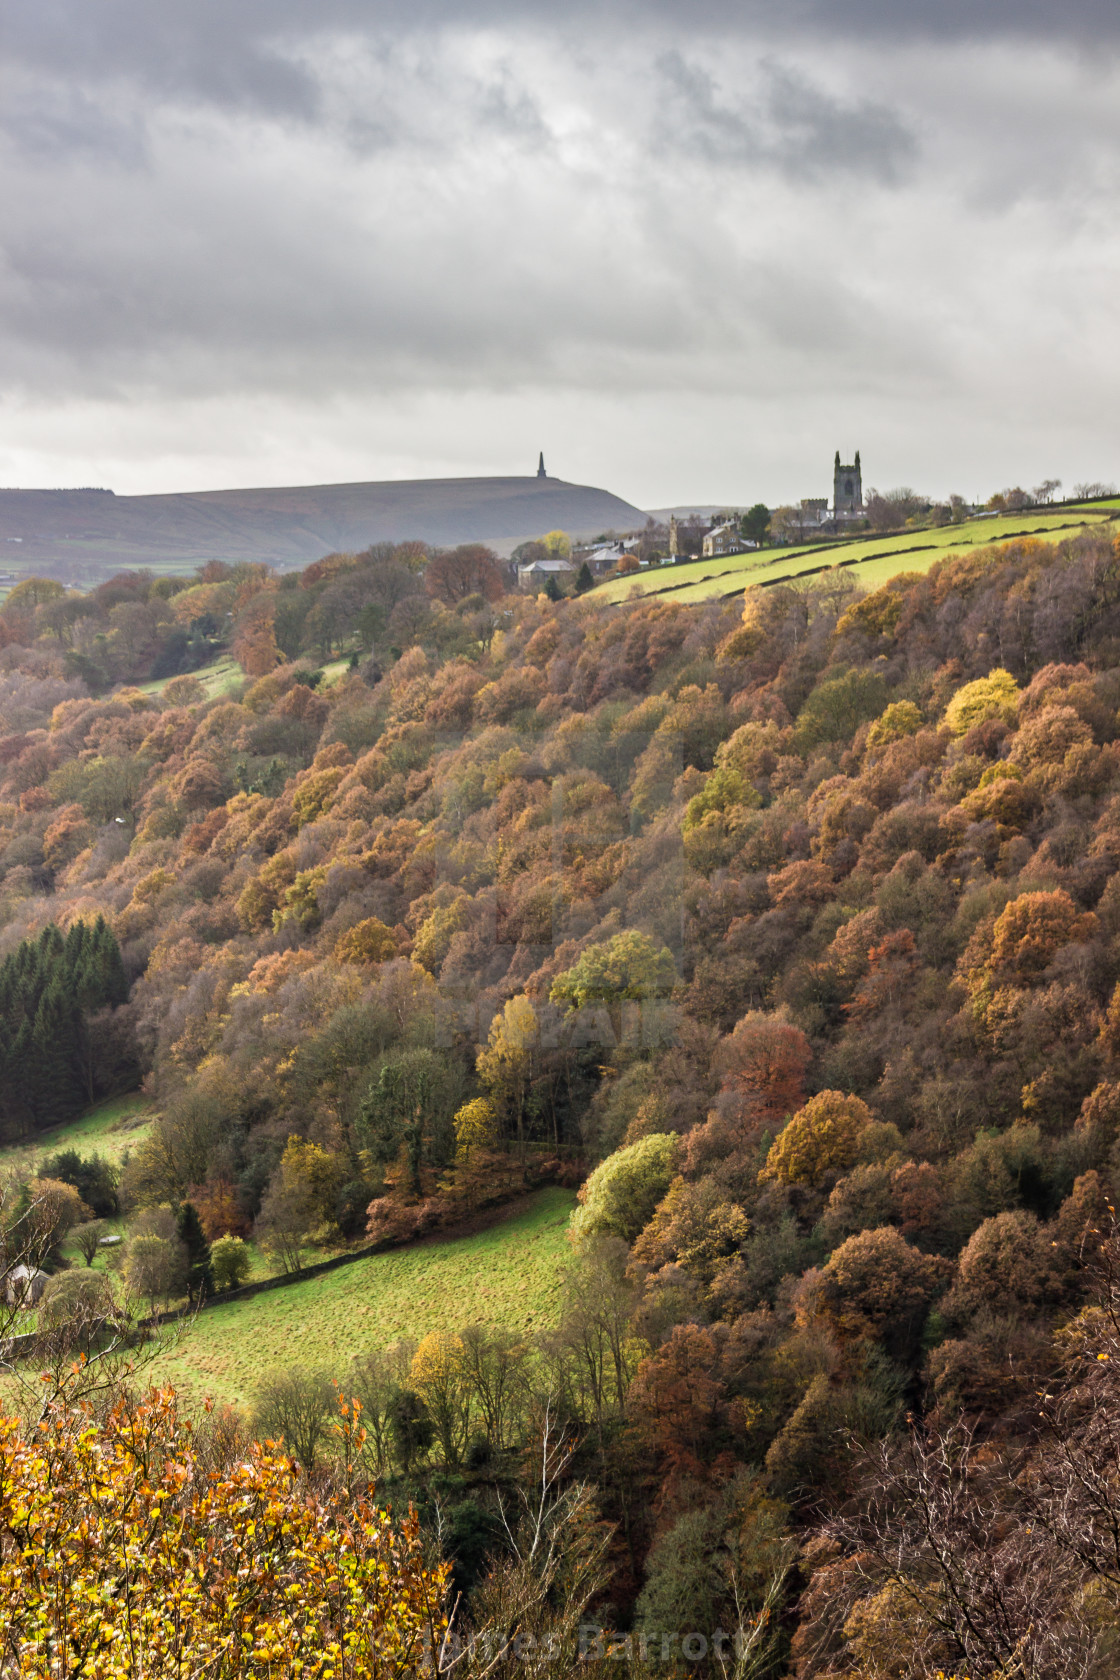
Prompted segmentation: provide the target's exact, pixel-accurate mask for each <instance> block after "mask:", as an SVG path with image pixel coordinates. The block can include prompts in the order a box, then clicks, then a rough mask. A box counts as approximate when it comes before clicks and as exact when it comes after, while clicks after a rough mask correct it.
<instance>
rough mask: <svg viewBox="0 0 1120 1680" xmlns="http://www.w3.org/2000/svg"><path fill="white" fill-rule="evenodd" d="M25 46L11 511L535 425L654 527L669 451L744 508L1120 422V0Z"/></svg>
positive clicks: (458, 17) (28, 9) (33, 40)
mask: <svg viewBox="0 0 1120 1680" xmlns="http://www.w3.org/2000/svg"><path fill="white" fill-rule="evenodd" d="M0 30H2V38H3V44H4V51H3V57H2V59H0V195H2V198H3V202H4V206H5V214H4V218H3V223H2V225H0V367H2V368H3V369H4V383H3V384H2V385H0V481H4V480H6V481H7V482H12V481H13V475H14V474H19V473H26V474H28V475H29V477H28V478H25V479H24V480H23V481H24V482H28V481H30V476H34V475H38V481H40V482H44V481H45V482H58V481H59V478H60V475H61V474H62V472H63V469H62V468H61V467H59V468H58V469H57V470H56V469H55V468H54V467H52V466H51V465H50V462H51V461H52V460H54V459H56V458H57V459H60V460H61V459H65V460H67V461H72V462H73V463H74V465H73V466H72V468H68V469H66V470H67V471H68V472H72V473H73V474H74V475H77V476H78V481H81V482H98V481H101V482H106V481H108V482H113V481H114V478H115V475H116V473H117V467H118V466H119V465H120V464H121V463H123V467H122V470H123V471H124V472H125V474H126V476H127V474H128V473H129V472H133V473H134V474H140V475H141V477H143V475H144V473H151V474H153V475H154V474H156V473H157V469H158V472H159V473H160V475H161V477H160V478H159V479H158V480H157V481H156V482H157V483H166V478H164V477H163V476H162V475H163V474H165V473H170V474H171V475H172V477H174V474H175V473H176V472H178V471H179V470H180V468H181V467H182V463H183V462H184V461H189V460H190V459H193V458H197V457H200V456H202V455H203V454H205V456H206V460H207V462H208V463H211V465H208V466H207V469H206V470H207V472H208V473H210V472H212V471H214V470H215V469H214V467H213V465H212V463H213V462H217V472H218V473H219V475H221V476H223V480H224V481H225V482H230V481H231V478H233V479H234V480H236V479H237V478H240V479H241V480H242V481H244V480H245V479H246V478H249V477H254V478H257V479H271V480H272V481H273V482H276V481H278V477H277V475H280V474H283V475H284V476H287V477H291V476H292V474H293V473H294V474H298V475H299V476H300V477H301V478H304V479H306V477H307V475H308V473H309V472H310V471H311V470H312V469H311V468H310V467H309V466H305V465H301V464H300V463H302V462H303V461H304V459H305V457H306V456H307V455H308V452H309V451H313V450H314V449H318V451H319V453H318V454H317V455H316V456H315V459H316V460H317V461H319V462H320V463H325V464H324V465H321V466H320V467H318V468H317V469H316V470H317V471H320V472H326V473H328V474H330V475H333V476H336V477H337V476H345V474H346V472H347V471H350V470H352V469H351V468H350V466H349V465H348V463H349V462H350V461H351V459H352V455H351V453H350V451H351V450H352V449H353V450H354V451H355V452H356V453H357V454H358V455H359V456H361V461H362V465H361V470H362V471H363V472H365V471H366V470H367V465H368V463H367V462H366V458H365V456H364V455H363V454H362V451H361V450H360V449H358V448H357V445H355V444H353V443H352V439H353V437H354V436H355V435H358V434H360V435H361V436H362V437H363V438H366V439H367V440H369V441H368V448H369V449H370V450H372V451H373V453H374V455H375V456H376V460H377V462H379V463H380V468H379V471H378V472H375V473H374V474H373V476H392V474H393V473H394V472H397V471H404V470H406V469H410V470H415V469H416V467H417V465H419V466H420V467H421V468H426V467H427V466H428V465H430V466H431V468H432V469H433V470H439V471H455V470H481V469H484V468H489V467H494V468H498V467H500V466H502V465H504V463H505V461H506V459H507V457H506V455H505V453H504V451H505V443H504V441H503V440H504V439H506V438H507V437H509V436H511V435H512V436H515V437H516V439H517V447H518V449H520V448H521V447H522V444H521V431H522V428H523V426H524V425H525V424H526V422H525V420H524V418H523V417H524V415H525V414H526V413H529V414H532V415H533V416H534V417H535V418H534V419H533V420H532V425H533V426H534V427H536V428H537V429H538V430H539V431H540V432H541V434H542V435H541V436H540V439H539V441H540V442H541V443H545V444H547V443H548V440H549V438H550V437H556V438H558V439H562V441H563V447H564V451H565V453H566V454H567V456H568V458H569V460H571V461H581V460H582V461H585V462H586V465H585V467H584V469H583V470H584V471H585V473H586V475H587V476H588V477H590V478H598V479H606V480H608V481H609V480H610V479H611V477H612V474H613V472H614V470H615V469H614V468H613V467H612V462H613V463H618V464H619V466H618V470H619V471H622V470H624V469H625V470H629V467H628V466H627V463H636V464H637V465H636V466H635V469H634V470H635V471H636V472H637V473H638V475H639V482H635V481H634V480H631V481H630V482H629V484H627V483H625V482H623V483H621V484H620V488H621V489H623V490H625V491H626V492H627V493H628V494H629V495H630V496H631V499H633V498H634V497H635V496H641V495H644V496H645V497H646V498H647V500H648V502H649V504H650V505H657V504H658V503H662V502H667V501H671V500H674V499H679V498H675V497H674V496H673V495H672V494H670V493H669V490H668V487H667V486H666V487H665V490H664V492H663V491H662V489H661V483H660V475H661V474H662V472H663V471H664V470H667V464H671V463H673V462H674V461H678V460H690V461H692V462H693V467H691V468H689V469H688V470H689V471H695V473H696V474H697V475H699V476H701V477H703V478H704V483H703V484H700V483H697V484H696V489H697V490H698V491H699V490H705V492H706V494H707V493H711V494H715V495H717V496H718V495H720V494H725V493H726V494H732V495H733V494H735V493H736V492H735V489H734V486H733V484H730V483H729V482H728V481H727V480H726V479H725V478H721V479H720V487H719V488H716V487H715V486H714V485H712V480H711V479H710V478H709V477H708V476H707V475H708V474H709V473H715V472H717V469H718V464H719V462H720V461H733V460H734V459H736V458H738V455H741V454H742V453H743V452H744V450H745V449H746V448H747V441H748V440H750V439H753V440H754V442H753V445H752V449H753V451H754V454H755V456H756V457H757V461H758V470H759V472H761V471H762V463H763V460H764V458H767V457H766V451H767V450H770V451H771V452H772V457H773V461H774V462H778V461H779V460H780V459H781V458H784V453H785V452H789V451H793V450H797V451H800V450H802V449H806V448H810V449H811V450H812V451H814V452H816V453H822V452H823V456H822V458H825V459H826V460H831V457H832V453H833V450H834V449H835V447H837V446H838V445H840V444H843V442H844V438H843V436H833V433H834V432H835V431H837V430H839V429H840V428H841V426H842V427H843V429H844V433H845V435H846V433H847V429H848V428H849V427H851V429H852V430H853V431H854V430H857V429H858V430H859V437H858V438H856V439H854V442H858V441H860V439H861V438H865V439H867V440H868V441H867V443H865V445H864V451H865V455H869V454H870V456H871V459H872V460H873V461H874V464H875V472H876V476H877V477H878V478H879V479H880V480H881V481H882V482H890V468H889V465H885V464H883V462H884V453H883V450H880V452H879V454H878V456H877V457H875V455H874V442H875V438H876V436H877V435H879V434H881V435H882V437H884V438H885V439H888V440H891V439H894V440H901V439H904V438H910V437H914V438H924V437H926V436H927V434H930V433H933V434H936V436H937V437H938V438H940V439H944V440H945V441H944V443H943V444H939V445H938V447H939V448H941V450H942V454H943V456H944V457H945V459H946V460H947V461H949V462H950V464H951V461H952V460H954V459H956V454H955V453H954V452H956V453H959V454H964V453H965V452H967V451H971V452H972V453H973V454H975V453H976V452H977V451H982V450H983V449H984V448H985V447H986V444H985V442H984V439H985V438H986V437H987V436H989V435H992V436H994V435H996V433H997V431H998V432H1001V434H1002V432H1007V433H1008V435H1009V436H1010V435H1012V434H1014V435H1015V436H1017V437H1019V438H1021V439H1024V440H1026V441H1025V442H1024V443H1023V447H1024V448H1028V447H1029V448H1035V447H1036V444H1035V442H1034V441H1033V440H1034V439H1035V438H1036V437H1037V436H1041V437H1042V438H1043V440H1044V441H1043V442H1042V443H1038V444H1037V448H1038V450H1039V452H1040V455H1041V456H1042V458H1041V459H1039V461H1038V463H1037V466H1035V467H1032V468H1031V469H1028V468H1026V467H1024V468H1023V472H1024V474H1027V475H1028V476H1029V471H1033V472H1034V476H1035V479H1036V480H1037V479H1038V478H1041V477H1042V476H1045V475H1048V474H1049V473H1050V472H1051V471H1061V470H1062V468H1061V463H1060V462H1055V461H1054V459H1053V457H1052V456H1051V455H1050V454H1048V453H1047V448H1048V446H1047V444H1046V443H1045V439H1046V438H1047V437H1048V436H1049V435H1050V430H1051V429H1053V428H1054V427H1057V426H1058V425H1059V424H1063V425H1064V424H1068V425H1070V426H1072V427H1073V428H1074V429H1075V430H1076V429H1077V428H1080V429H1081V431H1082V432H1084V433H1085V435H1087V436H1092V435H1094V432H1095V433H1099V434H1101V435H1104V433H1103V432H1102V420H1101V416H1102V415H1103V416H1105V417H1106V421H1105V422H1104V429H1105V430H1107V426H1108V425H1109V424H1110V423H1111V422H1109V421H1108V420H1107V416H1108V415H1109V414H1110V413H1111V408H1110V404H1111V402H1112V397H1111V392H1112V391H1113V390H1114V388H1115V378H1116V375H1117V374H1118V373H1120V369H1117V368H1116V367H1115V366H1114V362H1115V358H1114V357H1113V356H1112V352H1111V348H1110V347H1111V346H1112V345H1113V344H1115V343H1117V342H1120V334H1118V333H1117V330H1116V329H1117V325H1118V323H1117V321H1116V304H1115V301H1114V300H1115V297H1116V295H1117V294H1116V287H1115V270H1116V266H1117V262H1118V260H1120V253H1118V251H1117V244H1118V240H1120V236H1117V235H1115V234H1114V233H1113V232H1112V224H1113V219H1114V218H1113V208H1114V204H1115V196H1116V190H1117V185H1118V183H1120V99H1118V98H1117V93H1118V91H1120V71H1118V70H1117V66H1116V64H1115V62H1114V58H1113V48H1114V47H1115V46H1116V45H1117V44H1118V43H1120V6H1117V5H1116V3H1115V0H1108V4H1104V3H1103V0H1069V3H1067V4H1063V5H1061V6H1058V5H1056V4H1054V0H911V3H909V4H908V3H906V0H845V3H843V4H838V3H837V0H687V4H686V3H685V0H672V3H671V0H568V3H566V4H565V5H564V6H563V7H562V8H561V7H557V6H556V5H555V3H554V0H549V4H548V5H545V4H544V0H475V3H473V4H472V5H471V6H470V7H469V8H461V7H456V6H454V5H450V4H448V0H315V3H314V4H309V3H308V0H185V3H181V4H161V3H157V4H153V3H152V0H97V3H96V4H92V5H91V4H89V0H0ZM1020 366H1022V367H1031V368H1033V369H1034V370H1035V376H1036V377H1035V384H1034V385H1033V386H1031V388H1030V390H1029V392H1028V394H1027V395H1026V397H1025V398H1024V397H1022V396H1021V397H1020V399H1019V400H1017V401H1014V402H1013V401H1012V399H1011V398H1009V397H1008V396H1007V395H1006V393H1007V389H1008V381H1009V380H1012V381H1013V379H1014V378H1015V377H1016V374H1015V372H1014V370H1016V369H1017V368H1019V367H1020ZM1041 366H1044V367H1045V368H1046V369H1047V378H1046V380H1045V382H1044V385H1043V386H1042V387H1040V386H1039V384H1038V381H1037V370H1038V368H1039V367H1041ZM1009 370H1011V371H1010V372H1009ZM207 404H209V405H211V407H210V408H209V409H207V418H206V421H205V423H204V424H203V423H201V422H200V421H199V419H198V414H199V412H200V407H199V405H203V406H205V405H207ZM1011 409H1013V410H1014V418H1013V420H1010V421H1009V419H1008V414H1009V410H1011ZM717 412H718V414H719V416H720V418H719V419H718V420H717V419H716V418H715V416H716V415H717ZM463 414H468V415H469V419H468V420H467V422H466V423H465V424H464V423H462V421H461V418H456V420H455V422H454V424H452V421H451V419H450V418H449V416H452V415H454V416H456V417H461V416H462V415H463ZM1061 416H1065V417H1066V418H1065V419H1061ZM1070 416H1073V418H1072V420H1071V419H1070V418H1069V417H1070ZM962 417H965V418H962ZM550 428H551V429H550ZM1016 428H1017V430H1016ZM818 434H819V435H818ZM535 435H536V432H534V436H535ZM1079 435H1080V434H1079ZM448 436H451V437H452V441H451V442H450V443H448V442H447V441H446V440H447V437H448ZM109 437H119V438H120V439H122V440H123V441H121V442H119V444H114V445H113V446H112V448H113V450H114V451H115V453H113V454H112V458H111V460H109V457H108V456H107V455H106V454H105V449H106V448H108V445H105V446H104V447H102V440H103V439H106V438H109ZM207 437H212V438H213V439H215V440H219V439H220V440H221V441H220V444H219V442H218V441H214V443H213V444H212V446H211V444H209V443H207V442H206V441H205V440H206V438H207ZM316 438H318V439H319V440H320V443H318V444H317V443H316V441H315V440H316ZM75 439H76V440H77V441H75ZM433 439H437V440H438V439H443V441H435V442H433V441H431V440H433ZM200 440H201V441H200ZM340 440H341V441H340ZM854 442H853V446H854ZM896 446H897V447H898V449H899V450H900V451H901V450H902V447H903V445H902V442H901V441H899V442H897V445H896ZM363 447H364V446H363ZM535 447H536V446H534V452H533V453H534V458H535ZM845 447H847V445H845ZM885 447H886V446H884V448H885ZM207 450H209V453H207ZM237 451H240V454H239V455H237V459H239V460H241V461H242V462H243V463H247V464H245V465H243V466H241V467H236V466H234V465H229V464H228V463H229V461H231V460H232V459H233V457H234V454H235V453H236V452H237ZM737 452H738V453H737ZM935 455H936V451H934V452H933V454H931V455H929V457H928V458H929V459H931V460H932V459H933V458H934V456H935ZM102 459H104V460H106V462H107V464H106V465H105V466H103V467H98V466H97V464H96V463H97V461H99V460H102ZM293 461H294V462H295V463H296V465H295V466H294V467H293V466H291V464H290V463H291V462H293ZM144 462H148V463H149V464H148V465H147V466H144V465H143V463H144ZM114 463H116V465H114ZM153 463H155V464H153ZM159 463H162V465H160V464H159ZM281 463H284V464H281ZM1079 467H1080V468H1081V470H1079V471H1078V472H1077V473H1076V474H1075V475H1074V476H1079V477H1092V476H1102V477H1111V476H1116V469H1115V468H1114V467H1112V466H1111V465H1110V463H1109V462H1108V461H1107V460H1096V459H1085V460H1083V461H1082V462H1079ZM183 470H184V471H186V469H185V468H184V469H183ZM200 470H201V469H200ZM674 470H675V469H674ZM948 470H949V468H948V467H946V471H948ZM1008 470H1009V471H1011V470H1015V471H1018V469H1017V468H1016V469H1010V468H1009V469H1008ZM642 475H647V477H648V479H649V480H650V482H649V483H648V484H645V481H644V479H642ZM189 476H190V475H189V473H188V477H189ZM774 477H775V482H774V485H773V491H774V493H775V494H792V493H794V491H796V490H797V488H798V484H797V482H793V483H790V484H789V485H787V486H784V487H783V484H782V482H781V474H780V473H779V472H778V470H777V467H775V468H774ZM922 477H923V475H922V472H921V471H920V470H919V468H917V467H912V466H908V465H905V464H904V465H903V466H901V467H900V469H899V471H898V474H897V478H898V479H899V480H903V479H905V480H909V481H912V482H918V481H921V480H922ZM132 482H133V483H135V482H136V479H135V476H134V477H133V479H132ZM147 482H151V480H150V479H149V480H148V481H147ZM195 482H197V480H195ZM643 485H644V487H643ZM708 486H711V489H710V491H709V490H708V488H707V487H708ZM153 487H155V484H153ZM948 487H950V486H949V485H943V486H942V488H948ZM961 487H963V488H964V489H966V490H970V489H973V488H976V486H973V485H970V484H964V485H963V486H961ZM683 488H684V487H683V486H682V491H683ZM808 488H810V489H811V488H812V486H811V485H810V486H808ZM758 493H769V492H768V490H764V489H763V488H762V487H760V486H757V485H756V486H755V494H756V495H757V494H758ZM705 499H706V496H705Z"/></svg>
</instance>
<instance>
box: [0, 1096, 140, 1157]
mask: <svg viewBox="0 0 1120 1680" xmlns="http://www.w3.org/2000/svg"><path fill="white" fill-rule="evenodd" d="M152 1120H153V1113H152V1107H151V1104H150V1103H149V1102H148V1101H147V1099H146V1098H145V1097H142V1096H140V1095H139V1093H138V1092H136V1093H133V1094H132V1095H131V1096H127V1097H114V1098H113V1099H112V1101H111V1102H105V1103H101V1105H100V1106H99V1107H98V1108H91V1109H90V1111H89V1113H88V1114H83V1115H81V1116H79V1118H78V1119H77V1120H69V1121H67V1123H66V1125H64V1126H56V1127H55V1128H54V1129H53V1130H52V1131H49V1132H40V1134H39V1136H38V1137H36V1138H34V1139H32V1140H30V1141H28V1142H27V1143H9V1144H4V1145H2V1146H0V1172H18V1173H28V1172H32V1171H34V1169H35V1167H36V1166H37V1165H38V1163H39V1162H40V1161H41V1160H43V1159H44V1157H45V1156H47V1155H57V1154H58V1152H59V1150H60V1149H76V1150H77V1151H78V1153H79V1155H100V1156H101V1157H102V1158H103V1159H104V1160H106V1161H111V1162H112V1163H113V1165H114V1166H118V1167H119V1166H120V1164H121V1161H122V1159H123V1157H124V1155H125V1154H126V1153H127V1152H128V1151H129V1150H133V1149H135V1148H136V1146H137V1144H138V1143H140V1142H141V1140H142V1139H143V1138H145V1137H147V1135H148V1131H149V1129H150V1128H151V1124H152Z"/></svg>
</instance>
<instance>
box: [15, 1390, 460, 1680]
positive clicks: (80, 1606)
mask: <svg viewBox="0 0 1120 1680" xmlns="http://www.w3.org/2000/svg"><path fill="white" fill-rule="evenodd" d="M359 1413H360V1407H359V1406H358V1405H357V1403H356V1402H355V1403H351V1402H348V1401H345V1400H341V1399H340V1421H339V1425H338V1429H339V1433H340V1435H341V1436H342V1437H343V1448H344V1452H343V1460H344V1464H346V1465H349V1464H351V1463H352V1462H353V1457H354V1452H355V1449H356V1448H358V1447H360V1444H361V1439H362V1437H363V1435H364V1431H362V1429H361V1427H360V1422H359ZM0 1477H2V1483H0V1547H2V1553H0V1651H2V1652H3V1657H2V1658H0V1666H2V1668H3V1671H4V1672H5V1673H12V1674H15V1673H19V1674H20V1675H24V1676H28V1677H32V1676H33V1677H35V1680H40V1677H41V1680H47V1677H48V1676H51V1677H53V1676H55V1675H62V1674H67V1675H77V1674H83V1675H90V1676H96V1677H97V1680H117V1677H118V1676H119V1677H121V1680H124V1677H125V1676H134V1675H138V1674H143V1675H144V1676H145V1677H146V1680H163V1677H164V1676H168V1677H170V1676H171V1675H176V1676H180V1675H185V1674H189V1675H191V1676H192V1677H203V1676H206V1677H209V1676H213V1677H214V1680H217V1677H218V1676H221V1677H222V1680H226V1677H229V1680H234V1677H242V1676H244V1677H246V1680H247V1677H248V1676H254V1677H255V1676H265V1675H267V1676H269V1677H270V1680H281V1677H283V1680H288V1677H292V1680H294V1677H295V1676H297V1675H298V1676H299V1677H300V1680H320V1677H321V1680H327V1677H328V1676H332V1675H341V1674H345V1675H347V1676H348V1677H353V1680H389V1677H390V1676H392V1677H393V1680H406V1677H412V1676H417V1675H419V1674H420V1673H422V1672H430V1670H431V1667H434V1662H433V1658H434V1656H435V1653H436V1650H437V1648H438V1645H439V1642H440V1639H441V1637H442V1634H443V1631H444V1629H445V1627H446V1619H445V1616H444V1613H443V1599H444V1586H445V1580H446V1571H445V1569H444V1568H443V1567H442V1566H440V1567H437V1568H435V1569H432V1568H430V1567H428V1565H427V1564H426V1563H425V1561H424V1550H423V1544H422V1541H421V1537H420V1531H419V1524H418V1522H417V1519H416V1516H415V1513H414V1512H412V1511H410V1512H409V1514H408V1516H407V1517H405V1518H404V1519H403V1520H399V1521H394V1520H393V1518H392V1516H391V1514H390V1513H389V1512H388V1511H386V1510H383V1509H380V1508H378V1507H377V1506H376V1505H375V1504H373V1503H372V1501H371V1500H369V1499H368V1498H366V1497H365V1496H364V1495H361V1494H358V1493H355V1491H354V1490H353V1489H352V1488H347V1489H346V1491H344V1492H343V1491H335V1490H330V1491H328V1490H326V1489H323V1488H319V1487H316V1486H314V1485H311V1484H310V1483H309V1482H308V1480H307V1478H306V1477H305V1476H303V1475H302V1474H301V1471H300V1467H299V1465H298V1464H297V1463H295V1461H294V1460H293V1459H291V1458H290V1457H289V1456H288V1454H287V1453H286V1452H284V1450H283V1447H282V1445H281V1444H280V1443H278V1442H273V1441H266V1442H265V1443H264V1444H263V1445H258V1444H256V1443H254V1444H252V1445H251V1446H250V1447H249V1448H248V1450H247V1451H246V1453H245V1455H244V1456H243V1457H242V1458H241V1459H240V1460H239V1461H237V1462H235V1463H234V1464H233V1465H232V1467H230V1468H228V1469H222V1470H218V1471H211V1470H208V1469H207V1468H206V1466H205V1464H204V1463H203V1461H202V1458H201V1456H200V1454H199V1453H198V1451H197V1450H196V1448H195V1445H194V1441H193V1437H192V1433H191V1428H190V1425H189V1424H188V1423H186V1422H185V1421H183V1420H182V1419H181V1418H180V1417H179V1414H178V1411H177V1408H176V1403H175V1396H174V1394H173V1393H172V1391H171V1390H169V1389H168V1390H164V1391H162V1392H158V1393H157V1392H153V1393H151V1394H150V1395H149V1397H148V1398H147V1399H146V1400H145V1401H143V1402H141V1403H139V1404H134V1405H131V1406H130V1405H128V1404H126V1403H125V1402H124V1401H123V1400H122V1401H118V1403H117V1404H116V1405H115V1406H114V1407H113V1409H112V1410H111V1411H110V1412H109V1413H108V1415H107V1416H105V1418H104V1419H103V1420H102V1421H95V1420H94V1417H93V1415H92V1413H91V1412H90V1410H89V1409H88V1408H87V1407H84V1406H73V1405H67V1404H65V1403H62V1402H60V1403H56V1404H55V1405H53V1406H51V1407H49V1408H48V1409H47V1412H46V1415H45V1416H44V1417H43V1418H42V1420H41V1421H40V1422H38V1423H37V1424H34V1425H27V1424H21V1423H20V1422H19V1421H18V1420H17V1419H14V1418H5V1419H2V1420H0ZM344 1480H349V1478H348V1477H346V1478H344Z"/></svg>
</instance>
